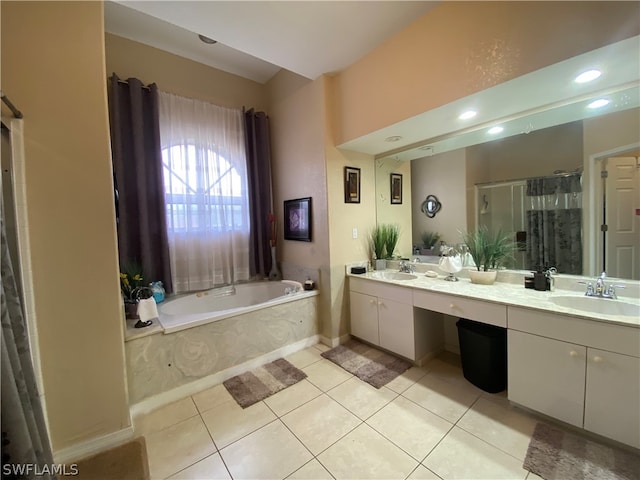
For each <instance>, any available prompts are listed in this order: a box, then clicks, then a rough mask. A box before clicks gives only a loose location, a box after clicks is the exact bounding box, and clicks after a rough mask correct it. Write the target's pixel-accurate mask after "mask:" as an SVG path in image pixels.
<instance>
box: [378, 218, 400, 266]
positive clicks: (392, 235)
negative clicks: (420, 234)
mask: <svg viewBox="0 0 640 480" xmlns="http://www.w3.org/2000/svg"><path fill="white" fill-rule="evenodd" d="M382 227H383V228H384V229H386V239H385V243H384V248H385V250H386V252H387V259H389V260H391V259H392V258H393V252H394V251H395V249H396V245H397V244H398V237H399V236H400V232H399V230H398V226H397V225H388V224H387V225H382Z"/></svg>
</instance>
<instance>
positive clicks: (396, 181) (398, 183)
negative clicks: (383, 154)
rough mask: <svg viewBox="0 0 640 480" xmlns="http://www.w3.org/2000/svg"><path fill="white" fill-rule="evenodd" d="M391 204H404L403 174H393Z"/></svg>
mask: <svg viewBox="0 0 640 480" xmlns="http://www.w3.org/2000/svg"><path fill="white" fill-rule="evenodd" d="M391 203H392V204H394V203H396V204H400V203H402V174H400V173H392V174H391Z"/></svg>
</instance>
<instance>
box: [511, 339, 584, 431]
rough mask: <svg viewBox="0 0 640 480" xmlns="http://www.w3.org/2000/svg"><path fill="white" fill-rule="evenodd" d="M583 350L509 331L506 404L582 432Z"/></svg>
mask: <svg viewBox="0 0 640 480" xmlns="http://www.w3.org/2000/svg"><path fill="white" fill-rule="evenodd" d="M586 350H587V349H586V348H585V347H583V346H580V345H574V344H571V343H567V342H561V341H559V340H552V339H550V338H544V337H539V336H538V335H531V334H529V333H523V332H518V331H516V330H511V329H509V331H508V332H507V352H508V363H509V368H508V377H509V378H508V395H509V400H511V401H512V402H515V403H519V404H520V405H524V406H525V407H528V408H531V409H533V410H537V411H538V412H541V413H544V414H546V415H549V416H551V417H554V418H557V419H559V420H562V421H563V422H567V423H569V424H571V425H575V426H576V427H580V428H582V421H583V414H584V382H585V357H586V353H587V352H586Z"/></svg>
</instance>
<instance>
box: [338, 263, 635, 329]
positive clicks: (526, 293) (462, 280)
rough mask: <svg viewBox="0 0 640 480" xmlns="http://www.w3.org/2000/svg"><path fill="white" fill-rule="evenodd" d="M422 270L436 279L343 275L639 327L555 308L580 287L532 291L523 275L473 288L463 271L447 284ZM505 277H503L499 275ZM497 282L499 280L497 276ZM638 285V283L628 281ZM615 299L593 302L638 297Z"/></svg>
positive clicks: (628, 320)
mask: <svg viewBox="0 0 640 480" xmlns="http://www.w3.org/2000/svg"><path fill="white" fill-rule="evenodd" d="M420 267H422V269H430V270H432V271H435V272H437V273H438V276H437V277H435V278H431V277H427V276H426V275H425V273H424V272H415V273H413V274H414V275H416V276H417V277H418V278H417V279H415V280H387V279H379V278H375V277H374V273H375V272H373V271H372V272H367V273H364V274H360V275H358V274H351V273H350V265H349V266H348V267H347V276H349V277H354V278H362V279H367V280H371V281H374V282H382V283H386V284H390V285H399V286H403V287H407V288H414V289H421V290H427V291H431V292H435V293H443V294H447V295H453V296H459V297H466V298H470V299H475V300H483V301H487V302H493V303H499V304H503V305H507V306H514V307H524V308H530V309H535V310H542V311H547V312H553V313H559V314H563V315H569V316H572V317H578V318H583V319H588V320H596V321H600V322H608V323H617V324H620V325H625V326H631V327H638V328H640V317H633V316H626V315H606V314H600V313H592V312H588V311H584V310H578V309H574V308H568V307H562V306H559V305H556V304H555V303H553V301H552V300H551V299H552V298H553V297H554V296H561V295H562V296H575V297H581V296H583V292H584V286H581V287H582V291H577V289H573V290H570V289H566V290H561V289H554V290H553V291H545V292H542V291H537V290H533V289H527V288H524V281H523V280H522V277H523V276H524V274H520V281H519V283H509V282H502V281H498V282H496V283H494V284H493V285H477V284H473V283H471V282H470V281H469V278H467V277H465V276H463V275H465V273H464V272H460V274H459V275H456V276H458V278H459V281H457V282H448V281H445V280H444V277H445V274H443V273H442V272H441V271H439V270H438V267H437V265H424V264H423V265H420ZM386 271H388V272H397V271H398V269H397V268H395V269H388V270H386ZM503 276H505V275H503ZM517 277H518V275H515V276H512V275H510V276H509V279H510V280H512V281H514V282H517V280H518V278H517ZM563 277H568V278H569V280H570V283H565V284H573V283H577V279H576V277H573V276H563V275H557V276H554V278H555V279H556V282H557V283H563V282H558V279H561V278H563ZM498 278H499V279H500V277H498ZM584 280H586V281H593V279H588V278H586V279H584ZM613 283H615V284H617V283H618V281H616V280H613ZM632 283H636V284H637V283H638V282H632ZM630 292H631V293H632V295H634V293H633V292H634V290H633V288H632V289H630ZM618 295H619V296H618V300H611V299H597V301H602V302H616V301H621V302H626V303H631V304H634V305H639V306H640V298H638V296H624V297H622V296H620V294H618Z"/></svg>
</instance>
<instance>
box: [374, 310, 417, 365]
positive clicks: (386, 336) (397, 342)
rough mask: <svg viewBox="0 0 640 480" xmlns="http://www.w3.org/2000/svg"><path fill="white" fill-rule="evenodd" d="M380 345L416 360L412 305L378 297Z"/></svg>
mask: <svg viewBox="0 0 640 480" xmlns="http://www.w3.org/2000/svg"><path fill="white" fill-rule="evenodd" d="M378 321H379V331H380V346H381V347H382V348H386V349H387V350H389V351H391V352H395V353H397V354H398V355H402V356H403V357H406V358H409V359H411V360H416V351H415V339H414V332H413V305H407V304H406V303H400V302H396V301H394V300H389V299H386V298H380V299H378Z"/></svg>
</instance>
